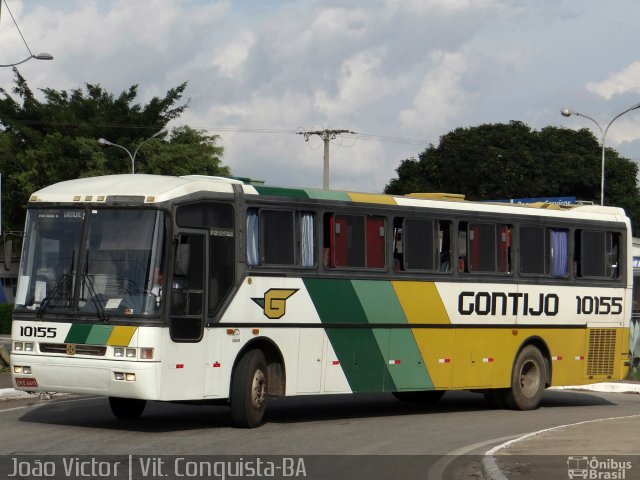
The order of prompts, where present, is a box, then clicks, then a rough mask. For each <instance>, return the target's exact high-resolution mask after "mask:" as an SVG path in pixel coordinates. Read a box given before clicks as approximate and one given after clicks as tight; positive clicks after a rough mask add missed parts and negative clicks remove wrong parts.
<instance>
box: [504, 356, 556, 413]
mask: <svg viewBox="0 0 640 480" xmlns="http://www.w3.org/2000/svg"><path fill="white" fill-rule="evenodd" d="M545 371H546V367H545V362H544V358H543V356H542V354H541V353H540V350H538V349H537V348H536V347H534V346H533V345H527V346H526V347H524V348H523V349H522V350H521V351H520V353H519V354H518V357H517V358H516V362H515V364H514V366H513V372H512V374H511V388H510V389H509V390H508V391H507V393H506V395H505V403H506V405H507V407H509V408H510V409H512V410H535V409H536V408H538V407H539V406H540V402H541V401H542V394H543V392H544V387H545V385H544V382H545V378H546V375H545Z"/></svg>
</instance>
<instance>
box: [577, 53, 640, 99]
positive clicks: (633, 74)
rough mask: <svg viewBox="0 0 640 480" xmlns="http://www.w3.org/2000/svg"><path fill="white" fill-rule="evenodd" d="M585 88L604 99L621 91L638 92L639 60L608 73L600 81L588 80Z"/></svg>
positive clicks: (639, 82) (639, 85)
mask: <svg viewBox="0 0 640 480" xmlns="http://www.w3.org/2000/svg"><path fill="white" fill-rule="evenodd" d="M585 88H586V89H587V91H589V92H592V93H595V94H596V95H599V96H601V97H602V98H604V99H606V100H610V99H611V98H612V97H613V96H614V95H620V94H623V93H639V92H640V61H635V62H633V63H631V64H629V65H628V66H626V67H625V68H623V69H622V70H620V71H618V72H615V73H612V74H610V75H609V76H608V77H607V78H606V79H605V80H603V81H601V82H588V83H587V84H586V85H585Z"/></svg>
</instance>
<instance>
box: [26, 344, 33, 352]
mask: <svg viewBox="0 0 640 480" xmlns="http://www.w3.org/2000/svg"><path fill="white" fill-rule="evenodd" d="M24 351H25V352H33V342H24Z"/></svg>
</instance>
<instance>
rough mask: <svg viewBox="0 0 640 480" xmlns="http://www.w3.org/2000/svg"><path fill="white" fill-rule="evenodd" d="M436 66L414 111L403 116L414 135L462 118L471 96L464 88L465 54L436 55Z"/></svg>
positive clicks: (420, 91)
mask: <svg viewBox="0 0 640 480" xmlns="http://www.w3.org/2000/svg"><path fill="white" fill-rule="evenodd" d="M434 58H436V62H435V63H436V65H435V66H434V67H433V68H431V69H429V70H428V71H427V72H426V73H425V75H424V78H423V80H422V84H421V85H420V89H419V90H418V92H417V93H416V95H415V97H414V99H413V105H412V106H411V108H407V109H404V110H401V111H400V113H399V118H400V121H401V122H402V125H403V126H405V127H406V128H408V129H410V130H411V131H413V132H429V131H432V130H438V129H440V128H442V127H443V126H444V125H446V124H448V123H449V122H450V121H451V120H452V119H453V118H456V116H457V115H458V114H459V112H460V111H461V109H462V108H463V106H464V105H465V103H467V102H468V101H469V98H470V97H471V94H470V93H469V92H466V91H465V90H464V89H463V88H462V85H461V83H462V80H463V78H464V77H465V75H467V73H468V68H469V61H468V59H467V57H466V56H465V55H464V54H463V53H446V52H436V53H434Z"/></svg>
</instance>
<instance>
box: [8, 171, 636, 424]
mask: <svg viewBox="0 0 640 480" xmlns="http://www.w3.org/2000/svg"><path fill="white" fill-rule="evenodd" d="M631 251H632V249H631V232H630V224H629V220H628V218H627V217H626V215H625V213H624V211H623V210H621V209H619V208H613V207H601V206H593V205H588V206H573V207H563V208H553V207H552V206H549V205H534V206H514V205H507V204H497V203H495V204H492V203H476V202H467V201H464V200H463V199H462V198H460V197H459V196H455V195H442V194H441V195H438V194H412V195H408V196H388V195H380V194H365V193H352V192H341V191H331V190H316V189H293V188H278V187H269V186H254V185H247V184H243V183H242V182H240V181H237V180H232V179H225V178H217V177H204V176H184V177H167V176H153V175H139V174H137V175H114V176H103V177H95V178H85V179H79V180H71V181H67V182H62V183H58V184H55V185H52V186H49V187H46V188H44V189H42V190H40V191H38V192H36V193H34V194H33V195H32V197H31V198H30V200H29V204H28V211H27V219H26V226H25V233H24V242H23V250H22V258H21V265H20V276H19V283H18V288H17V294H16V306H15V311H14V316H13V327H12V352H11V365H12V367H11V368H12V372H13V382H14V385H15V387H16V388H18V389H20V390H26V391H34V392H43V391H44V392H69V393H76V394H91V395H101V396H105V397H108V398H109V402H110V406H111V409H112V411H113V413H114V414H115V416H116V417H118V418H122V419H134V418H137V417H138V416H140V415H141V414H142V413H143V410H144V408H145V405H146V402H147V401H149V400H156V401H168V402H183V401H203V402H221V403H228V404H229V405H230V407H231V415H232V418H233V422H234V424H235V425H237V426H241V427H254V426H258V425H260V424H261V423H262V422H263V421H264V412H265V405H266V400H267V398H268V397H273V396H276V397H277V396H290V395H317V394H343V393H351V392H391V393H393V394H394V395H396V396H397V397H398V398H399V399H406V400H420V401H436V400H438V399H439V398H440V397H441V396H442V394H443V392H445V391H447V390H470V391H477V392H481V393H484V394H485V397H486V399H487V402H488V403H489V405H490V406H492V407H500V408H502V407H505V408H512V409H520V410H528V409H534V408H537V407H538V406H539V405H540V402H541V397H542V394H543V391H544V389H545V388H546V387H549V386H559V385H574V384H585V383H592V382H599V381H603V380H614V379H620V378H623V377H624V375H625V374H626V371H627V366H628V362H629V344H628V343H629V332H628V329H629V318H630V314H631V287H632V275H633V268H632V253H631Z"/></svg>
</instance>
